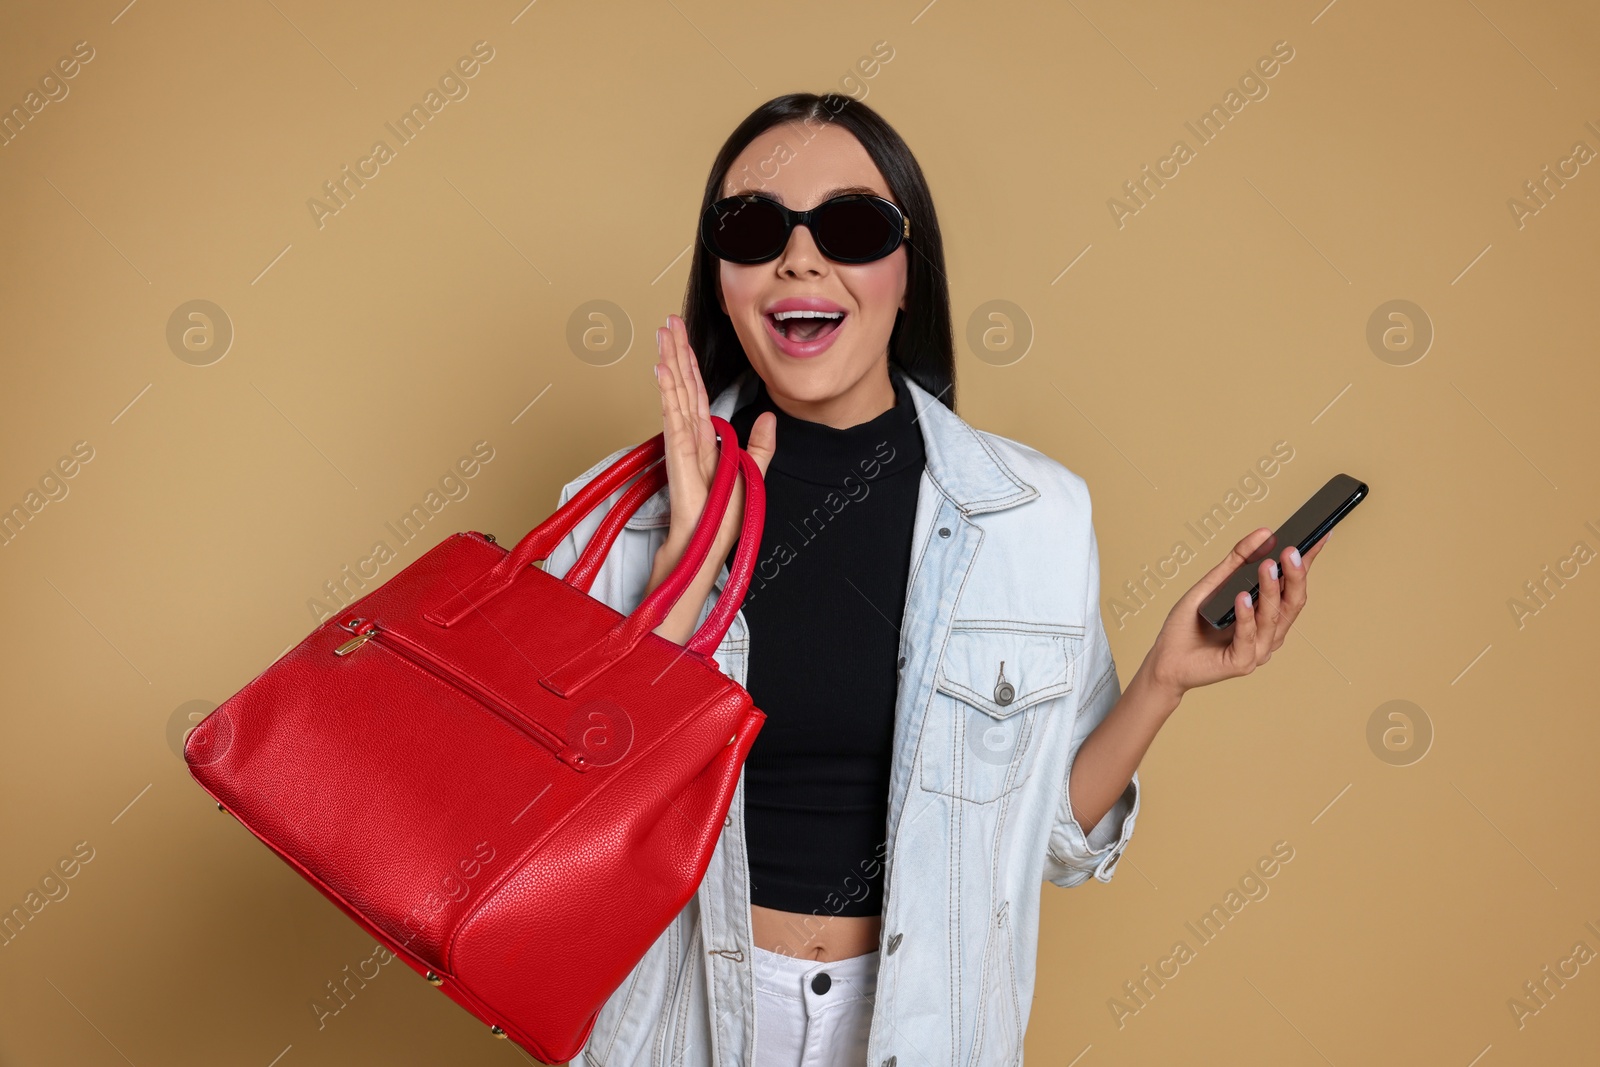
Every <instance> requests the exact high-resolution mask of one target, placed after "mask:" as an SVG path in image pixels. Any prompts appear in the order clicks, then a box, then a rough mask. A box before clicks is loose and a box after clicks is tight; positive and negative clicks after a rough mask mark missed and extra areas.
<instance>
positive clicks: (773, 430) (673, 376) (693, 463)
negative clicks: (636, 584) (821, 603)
mask: <svg viewBox="0 0 1600 1067" xmlns="http://www.w3.org/2000/svg"><path fill="white" fill-rule="evenodd" d="M656 344H657V349H658V355H659V357H660V358H659V359H658V361H657V362H656V368H655V374H656V384H657V386H658V387H659V389H660V392H661V423H662V433H663V434H664V435H665V444H666V448H665V452H666V459H665V462H666V464H667V500H668V503H669V505H670V507H671V511H672V519H671V524H670V525H669V526H668V528H667V539H666V541H665V542H663V543H662V545H661V547H660V548H659V549H658V550H657V551H656V557H655V561H654V565H653V567H652V569H651V571H650V581H649V584H648V586H647V587H646V589H645V593H646V594H647V595H648V594H649V592H650V591H651V590H653V589H655V587H656V586H658V585H660V584H661V583H662V582H663V581H665V580H666V577H667V575H668V574H671V573H672V569H673V568H674V567H676V566H677V565H678V561H679V560H681V559H682V558H683V554H684V551H685V550H686V549H687V548H688V545H689V540H690V538H692V537H693V536H694V530H695V526H696V525H697V524H698V523H699V521H700V515H701V513H702V512H704V511H705V506H706V501H707V499H708V498H709V497H710V495H711V481H712V478H713V477H714V476H715V474H716V471H717V434H716V431H715V430H714V429H713V428H712V426H711V403H710V400H709V399H708V398H707V396H706V387H705V383H704V382H703V381H701V378H700V366H699V362H698V361H697V360H696V358H695V354H694V350H693V349H692V348H690V346H689V332H688V328H687V327H686V326H685V324H684V321H683V319H681V318H679V317H678V316H677V315H669V316H667V325H666V326H664V327H661V328H660V329H657V330H656ZM777 422H778V420H777V418H776V416H774V415H773V414H772V413H771V412H764V413H762V415H761V416H760V417H759V418H757V419H756V421H755V423H754V425H752V426H751V428H750V440H749V446H748V447H747V448H746V449H745V451H747V452H749V453H750V458H752V459H754V460H755V461H756V466H757V467H759V468H760V469H761V474H762V476H763V477H765V475H766V473H767V464H768V463H770V462H771V460H772V454H773V452H774V451H775V450H776V448H777ZM743 522H744V475H743V474H742V473H741V474H740V476H739V478H738V480H737V481H736V482H735V483H734V488H733V496H732V498H731V499H730V500H729V502H728V509H727V511H726V512H724V514H723V516H722V525H721V527H720V528H719V529H718V531H717V538H716V540H715V541H714V542H713V543H712V546H711V551H710V552H709V553H708V554H707V555H706V561H705V564H704V565H703V566H702V567H701V568H700V573H699V574H697V575H696V576H695V579H694V581H692V582H690V583H689V588H688V589H687V590H686V591H685V592H684V594H683V596H682V597H680V598H679V600H678V603H677V604H676V605H674V606H673V609H672V611H671V612H670V613H668V615H667V617H666V619H664V620H663V621H662V623H661V625H659V626H657V627H656V630H655V632H656V633H658V634H660V635H661V636H662V637H665V638H667V639H668V640H669V641H673V642H676V643H677V644H680V645H681V644H686V643H687V642H688V640H689V638H690V636H691V635H692V634H693V633H694V626H695V623H696V622H697V621H698V620H699V617H700V610H701V608H703V607H704V606H705V601H706V597H707V596H709V595H710V593H711V587H712V586H713V585H714V584H715V583H716V580H717V574H718V573H719V572H720V571H721V570H722V564H723V562H724V561H725V559H726V557H727V555H728V550H729V549H731V548H732V547H733V543H734V542H735V541H736V540H738V538H739V531H740V529H741V528H742V526H743Z"/></svg>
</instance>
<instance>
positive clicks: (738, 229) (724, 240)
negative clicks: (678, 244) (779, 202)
mask: <svg viewBox="0 0 1600 1067" xmlns="http://www.w3.org/2000/svg"><path fill="white" fill-rule="evenodd" d="M704 232H705V238H706V243H707V244H708V245H710V247H711V251H712V252H713V253H715V254H716V255H717V256H719V257H721V258H722V259H727V260H732V261H733V262H735V263H760V262H762V261H763V260H768V259H771V258H772V257H773V256H776V255H777V254H778V253H779V252H781V251H783V246H784V243H785V241H786V239H787V237H788V234H787V233H786V232H785V230H784V225H783V214H782V213H781V212H780V211H779V210H778V209H777V206H776V205H774V204H773V203H772V202H771V201H770V200H764V199H761V198H759V197H756V198H752V199H749V200H739V199H734V200H727V201H722V202H721V203H719V204H716V205H714V206H713V209H712V211H711V212H710V213H709V214H708V215H707V218H706V225H705V231H704Z"/></svg>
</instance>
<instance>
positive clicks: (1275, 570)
mask: <svg viewBox="0 0 1600 1067" xmlns="http://www.w3.org/2000/svg"><path fill="white" fill-rule="evenodd" d="M1271 563H1272V577H1273V580H1274V581H1276V580H1277V577H1278V561H1277V560H1272V561H1271Z"/></svg>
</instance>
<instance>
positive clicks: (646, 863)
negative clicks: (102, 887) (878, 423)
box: [184, 417, 766, 1063]
mask: <svg viewBox="0 0 1600 1067" xmlns="http://www.w3.org/2000/svg"><path fill="white" fill-rule="evenodd" d="M711 421H712V424H713V425H714V426H715V428H716V431H717V434H718V436H719V437H720V439H721V443H720V458H719V462H718V466H717V472H716V476H715V479H714V480H713V482H712V485H711V490H710V495H709V499H708V501H707V504H706V508H705V512H704V514H703V515H702V516H701V520H700V525H699V527H698V528H697V529H696V531H695V533H694V537H693V539H692V540H691V542H690V544H689V547H688V549H687V551H686V552H685V554H684V559H683V561H682V562H681V563H680V565H679V566H678V568H677V569H676V570H674V571H673V572H672V574H671V575H670V576H669V577H668V578H667V579H666V580H665V581H663V582H662V583H661V585H660V586H659V587H658V588H656V589H655V590H654V591H653V592H652V593H651V594H650V595H649V596H648V597H645V598H644V600H643V601H642V602H641V603H640V604H639V606H638V608H637V609H636V610H634V611H633V612H632V613H631V614H629V615H621V614H619V613H618V612H616V611H614V610H612V609H611V608H610V607H608V606H607V605H605V604H603V603H601V602H600V601H598V600H596V599H594V598H593V597H591V596H589V595H588V589H589V587H590V584H591V583H592V582H593V580H594V576H595V571H596V570H597V569H598V568H599V566H600V563H601V562H602V561H603V559H604V557H605V554H606V552H607V551H608V550H609V549H610V547H611V544H612V543H613V541H614V540H615V538H616V536H617V533H618V532H619V531H620V529H621V528H622V524H623V522H624V521H626V519H627V518H628V516H629V515H630V514H632V512H633V511H634V510H635V509H637V508H638V506H639V505H640V504H642V503H643V502H644V501H645V500H646V499H648V498H649V496H650V495H651V494H652V493H654V492H655V491H657V490H658V489H659V488H660V487H661V486H662V485H664V484H666V465H665V463H664V462H659V461H660V460H661V458H662V455H663V444H664V441H663V436H662V435H660V434H658V435H656V437H654V438H653V439H651V440H650V441H647V442H645V443H644V444H642V445H640V446H639V447H637V448H635V449H633V450H632V451H630V452H629V453H628V454H627V455H625V456H623V457H622V458H621V459H619V460H618V461H617V462H616V463H614V464H613V465H612V466H610V467H609V468H607V469H606V470H605V472H604V473H602V474H601V475H600V476H599V477H597V478H595V479H593V480H592V481H590V482H589V483H588V484H587V485H585V486H584V488H583V490H582V491H581V492H579V493H578V494H577V495H575V496H574V497H573V498H572V499H571V500H569V501H568V502H567V503H566V504H565V505H564V506H562V507H561V508H560V509H559V510H558V511H556V513H555V514H554V515H552V516H551V517H550V518H548V519H547V520H545V521H544V522H542V523H540V524H539V525H538V526H537V527H535V528H534V529H533V530H532V531H530V532H529V533H528V535H527V536H526V537H524V538H523V539H522V540H521V541H520V542H518V544H517V546H516V547H515V548H514V549H513V550H511V551H509V552H508V551H507V550H506V549H505V548H504V547H503V546H501V545H497V544H495V543H494V542H493V540H492V539H491V538H489V537H486V536H485V535H483V534H480V533H458V534H454V535H452V536H450V537H447V538H446V539H445V540H444V541H442V542H440V543H439V544H438V545H436V546H434V548H432V549H431V550H430V551H428V552H427V554H425V555H424V556H422V558H420V559H418V560H417V561H416V562H415V563H412V564H411V565H410V566H408V567H406V568H405V569H404V570H402V571H401V572H399V573H398V574H396V575H395V576H394V577H393V578H391V579H390V580H389V581H387V582H385V583H384V584H383V585H382V586H380V587H379V588H377V589H374V590H373V591H372V592H370V593H368V594H367V595H366V596H364V597H362V598H361V599H360V600H358V601H356V602H355V603H354V604H351V605H350V606H349V607H348V608H346V609H345V610H343V611H341V612H339V613H338V614H337V615H336V616H334V617H333V618H330V619H328V620H327V621H326V622H324V623H323V624H322V625H321V626H319V627H318V628H317V629H316V630H315V631H314V632H313V633H312V634H311V635H310V636H309V637H307V638H306V639H305V640H304V641H302V642H300V644H299V645H297V646H295V648H293V649H292V650H291V651H289V652H288V653H286V654H284V655H283V656H282V657H281V658H280V659H278V660H277V661H276V662H274V663H273V664H272V665H271V666H270V667H268V668H267V669H266V670H265V671H264V672H263V673H262V674H261V675H260V676H258V677H257V678H256V679H255V680H254V681H252V682H250V684H249V685H247V686H245V687H244V688H243V689H242V690H240V691H239V692H238V693H236V694H235V695H234V696H232V697H230V698H229V699H228V700H227V701H226V702H225V703H223V704H222V705H221V706H219V707H218V708H217V709H216V710H215V711H213V712H212V713H211V714H210V715H208V716H207V717H206V718H205V719H204V720H202V721H201V722H200V724H199V725H198V726H196V727H195V729H194V730H193V731H192V732H191V733H190V735H189V738H188V740H187V742H186V743H185V747H184V756H185V759H186V761H187V762H188V765H189V768H190V773H191V774H192V775H193V776H194V778H195V780H196V781H198V782H199V783H200V785H201V786H202V787H203V788H204V789H205V790H206V792H208V793H209V794H211V796H212V797H213V798H215V800H216V801H217V806H218V807H219V808H221V809H222V810H224V811H227V812H229V813H231V814H232V815H233V816H234V817H235V818H237V819H238V820H239V821H240V822H241V823H243V824H244V826H245V827H246V829H248V830H249V831H250V832H251V833H252V834H254V835H255V836H256V837H257V838H259V839H260V840H261V841H262V842H264V843H265V844H266V845H267V846H268V847H269V848H271V849H272V850H273V851H274V852H276V853H277V854H278V856H279V857H281V858H282V859H283V860H284V861H285V862H286V863H288V864H289V865H290V866H291V867H293V868H294V869H295V870H296V871H298V872H299V873H300V875H301V876H302V877H303V878H305V879H306V880H307V881H309V882H310V883H311V884H312V885H314V886H315V887H316V888H317V889H318V890H320V891H321V892H322V893H323V894H324V895H326V896H327V897H328V899H330V900H332V901H333V902H334V903H335V904H337V905H338V906H339V907H340V908H342V909H344V911H345V913H346V914H348V915H349V916H350V917H351V918H352V919H354V920H355V921H356V922H357V923H359V924H360V925H361V926H362V928H363V929H365V930H366V931H367V932H368V933H369V934H371V935H372V936H374V937H376V938H377V939H378V940H379V941H380V942H381V943H382V944H383V945H384V946H385V947H386V948H387V949H388V950H389V951H390V952H393V953H394V954H395V955H396V956H398V957H399V958H400V959H402V960H404V961H405V962H406V963H407V964H409V965H410V966H411V967H412V969H414V970H415V971H417V972H418V973H419V974H421V975H423V976H424V977H425V978H426V979H427V980H428V981H429V982H431V983H432V984H433V985H435V986H437V987H438V988H439V989H440V990H441V991H442V992H443V993H444V994H445V995H447V996H449V997H451V998H452V999H454V1000H455V1001H456V1002H457V1003H458V1004H460V1005H461V1006H462V1007H464V1008H466V1009H467V1011H469V1012H471V1013H472V1014H473V1015H475V1016H476V1017H477V1018H478V1019H480V1020H481V1021H482V1022H483V1023H484V1024H485V1025H487V1026H490V1027H491V1028H492V1031H493V1033H494V1034H495V1035H496V1036H500V1037H507V1038H510V1039H511V1040H512V1041H514V1042H516V1043H517V1044H518V1045H520V1046H521V1047H522V1048H524V1049H526V1050H527V1051H528V1052H529V1053H530V1054H531V1055H533V1056H534V1057H536V1058H537V1059H539V1060H541V1061H543V1062H545V1063H559V1062H561V1061H563V1060H566V1059H569V1058H570V1057H572V1056H573V1055H575V1054H576V1053H577V1051H578V1049H579V1048H580V1047H581V1046H582V1044H583V1042H584V1041H585V1040H587V1039H588V1036H589V1033H590V1031H591V1029H592V1028H593V1026H594V1022H595V1016H596V1014H597V1013H598V1012H599V1009H600V1007H601V1006H602V1005H603V1004H604V1003H605V1000H606V998H607V997H609V996H610V995H611V993H612V992H613V991H615V990H616V989H617V988H618V987H619V986H620V985H621V984H622V982H623V981H624V979H626V977H627V975H628V973H629V971H631V970H632V969H633V967H634V966H635V965H636V964H637V963H638V962H639V960H640V959H642V958H643V956H644V954H645V952H646V951H647V950H648V949H649V948H650V946H651V945H652V944H653V943H654V942H655V940H656V939H657V938H658V937H659V936H660V935H661V933H662V931H663V930H665V929H666V927H667V925H668V923H670V922H671V921H672V919H673V917H674V916H676V915H677V914H678V912H679V911H681V910H682V908H683V907H684V905H685V904H686V903H688V901H689V899H690V897H691V896H693V894H694V892H695V890H696V889H697V888H698V886H699V884H700V881H701V879H702V878H704V876H705V872H706V867H707V865H708V864H709V863H710V860H711V852H712V849H713V848H714V847H715V845H716V842H717V839H718V837H719V835H720V834H721V832H722V828H723V820H724V819H725V818H726V816H727V812H728V806H729V803H730V801H731V799H732V796H733V790H734V787H735V785H736V784H737V782H738V777H739V770H740V767H741V766H742V765H743V763H744V759H745V756H746V755H747V754H748V753H749V751H750V746H751V744H752V743H753V742H754V741H755V738H756V734H757V732H758V731H759V730H760V729H761V725H762V723H763V722H764V721H765V718H766V717H765V716H764V715H763V714H762V713H761V711H760V710H758V709H757V708H755V707H754V706H752V704H751V701H750V695H749V694H748V693H747V692H746V691H745V690H744V689H743V688H742V687H741V686H740V685H738V684H737V683H736V682H734V681H733V680H732V679H730V678H728V677H727V676H726V675H724V674H723V673H722V672H721V671H720V670H719V669H718V668H717V665H716V662H715V660H713V659H712V658H711V656H712V653H713V652H714V651H715V650H716V648H717V646H718V644H720V642H721V640H722V637H723V635H724V634H725V633H726V632H727V629H728V626H729V623H730V622H731V621H732V619H733V616H734V613H735V612H737V611H738V609H739V606H740V605H741V603H742V602H743V600H744V595H745V592H746V590H747V589H748V588H749V580H750V572H751V569H752V568H753V566H754V563H755V554H756V550H757V548H758V546H759V545H760V542H761V527H762V521H763V517H764V513H765V497H764V493H763V489H762V481H761V472H760V469H759V468H758V467H757V466H756V464H755V461H754V460H753V459H752V458H751V457H750V456H749V454H748V453H746V452H745V451H744V450H743V449H742V448H740V447H739V443H738V438H737V437H736V436H735V434H734V431H733V428H732V427H731V426H730V425H729V424H728V423H727V422H726V421H725V420H724V419H721V418H717V417H713V418H712V420H711ZM740 471H742V472H743V474H744V477H745V507H744V519H743V524H742V528H741V534H740V539H739V549H738V551H737V553H736V554H735V556H734V561H733V563H732V565H731V566H730V569H729V577H728V580H727V582H726V584H725V586H724V589H723V591H722V595H721V596H720V597H719V598H718V600H717V603H716V605H715V606H714V608H713V609H712V611H711V612H710V613H709V615H708V616H707V618H706V619H705V621H704V623H703V624H702V625H701V627H700V629H699V630H697V631H696V632H695V634H694V636H693V638H692V639H691V640H690V641H689V643H688V645H687V646H679V645H677V644H675V643H673V642H671V641H668V640H665V639H664V638H662V637H660V636H659V635H657V634H655V633H653V632H652V631H653V630H654V629H655V627H656V626H657V625H659V624H660V622H661V620H662V619H664V618H665V617H666V615H667V613H668V612H669V611H670V610H671V608H672V605H673V604H674V603H676V602H677V600H678V598H679V597H680V596H681V595H682V594H683V591H684V589H685V588H686V587H687V585H688V584H689V582H690V580H691V579H692V578H693V576H694V575H695V574H696V573H698V571H699V569H700V567H701V565H702V564H703V562H704V561H705V558H706V555H707V554H708V552H709V551H710V548H711V543H712V541H713V539H714V538H715V535H716V532H717V529H718V527H719V526H720V524H721V521H722V516H723V513H724V512H725V511H726V509H727V507H728V502H729V500H730V498H731V495H732V492H733V489H734V484H735V478H736V475H737V473H738V472H740ZM635 475H642V476H641V477H639V478H638V480H637V481H635V482H634V484H633V485H631V486H630V487H629V488H628V490H627V491H626V492H624V493H623V494H622V496H621V498H620V499H619V501H618V503H617V505H616V506H615V507H613V508H612V509H611V511H610V512H609V513H608V514H607V516H606V518H605V520H604V522H603V523H602V525H601V527H600V529H599V530H598V531H597V533H596V534H595V535H594V536H593V537H591V538H590V541H589V543H588V545H587V546H586V547H585V550H584V552H583V554H582V556H581V557H580V558H579V560H578V561H577V562H576V563H575V564H574V565H573V567H572V568H571V570H570V571H569V572H568V573H567V574H566V575H565V576H564V577H563V578H561V579H557V578H555V577H552V576H551V575H549V574H546V573H545V572H544V571H543V570H542V569H540V568H539V567H535V566H531V564H533V563H534V562H535V561H542V560H543V559H545V558H546V557H547V556H548V555H549V553H550V552H551V551H552V550H553V549H554V548H555V547H556V546H557V545H558V544H559V543H560V542H561V540H562V539H563V538H564V537H565V536H566V535H567V534H568V533H569V532H570V531H571V530H572V528H573V527H574V526H575V525H576V524H577V523H578V521H579V520H580V519H582V518H583V517H584V516H585V515H586V514H588V513H589V512H590V511H591V510H593V509H594V508H595V507H596V506H597V505H598V504H600V503H601V502H602V501H604V500H605V499H606V498H607V497H608V496H610V495H611V494H612V493H613V492H615V491H616V490H617V489H619V488H621V487H622V486H623V485H625V484H626V483H627V482H628V481H629V480H630V479H632V478H634V476H635Z"/></svg>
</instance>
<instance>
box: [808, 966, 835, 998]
mask: <svg viewBox="0 0 1600 1067" xmlns="http://www.w3.org/2000/svg"><path fill="white" fill-rule="evenodd" d="M831 985H833V979H832V978H829V977H828V972H827V971H823V972H822V973H821V974H819V975H817V976H816V977H815V978H813V979H811V992H813V993H816V994H817V995H818V996H821V995H822V994H823V993H826V992H827V991H828V987H829V986H831Z"/></svg>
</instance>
